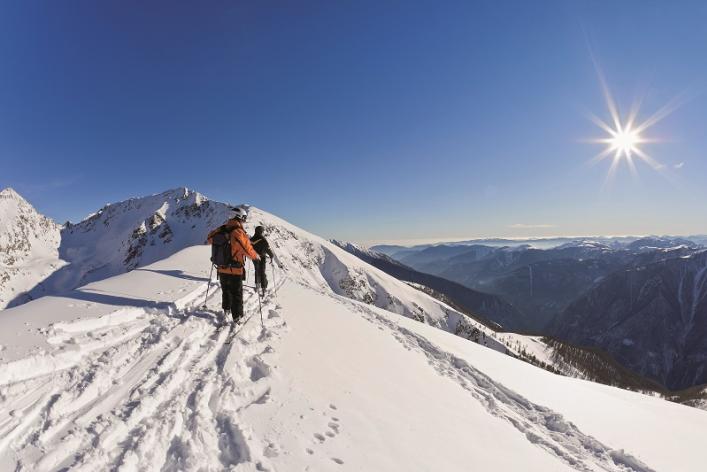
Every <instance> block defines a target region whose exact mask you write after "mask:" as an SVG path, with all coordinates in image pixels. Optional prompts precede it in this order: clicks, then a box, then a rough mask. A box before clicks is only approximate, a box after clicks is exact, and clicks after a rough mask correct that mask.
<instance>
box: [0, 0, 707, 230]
mask: <svg viewBox="0 0 707 472" xmlns="http://www.w3.org/2000/svg"><path fill="white" fill-rule="evenodd" d="M604 4H606V5H609V4H610V5H611V8H605V5H604ZM706 22H707V6H706V5H704V4H703V3H702V2H698V1H686V2H680V3H679V4H667V3H663V2H644V1H625V2H621V3H618V4H616V3H614V2H608V1H607V2H589V1H579V2H564V1H561V0H556V1H548V2H543V3H542V4H529V2H521V1H501V2H473V4H472V2H462V1H459V2H456V1H455V2H448V3H445V4H444V5H439V4H437V3H436V2H430V1H414V2H406V3H404V4H388V5H381V4H380V3H379V2H358V3H356V4H355V5H354V4H343V3H340V2H337V3H330V2H307V3H304V4H298V5H286V4H267V5H266V4H251V3H248V2H234V3H232V4H210V5H198V4H193V3H190V2H166V1H158V2H151V3H150V4H142V3H139V2H132V1H128V2H101V3H96V2H89V1H79V2H74V3H72V4H71V5H70V6H68V5H60V4H58V3H47V4H42V5H40V6H37V5H31V4H28V3H26V2H22V3H17V4H9V3H5V4H3V5H0V31H1V33H0V35H2V38H3V41H0V61H1V63H2V64H3V65H4V66H5V68H6V73H5V74H3V76H2V79H0V103H2V105H3V113H1V114H0V169H1V170H2V172H0V188H4V187H7V186H10V187H13V188H15V189H16V190H17V191H18V192H19V193H21V194H22V195H23V196H24V197H25V198H27V199H28V200H29V201H30V202H31V203H32V204H34V205H35V206H36V207H37V209H38V210H39V211H40V212H42V213H44V214H47V215H48V216H50V217H52V218H54V219H55V220H57V221H59V222H63V221H66V220H72V221H78V220H80V219H82V218H83V217H85V216H86V215H87V214H89V213H91V212H94V211H96V210H97V209H99V208H100V207H101V206H103V205H104V204H105V203H107V202H114V201H119V200H124V199H127V198H130V197H136V196H142V195H149V194H154V193H157V192H161V191H163V190H166V189H168V188H173V187H178V186H183V185H185V186H187V187H189V188H193V189H195V190H197V191H199V192H201V193H204V194H205V195H207V196H208V197H210V198H213V199H216V200H220V201H229V202H233V203H238V202H241V201H242V202H247V203H251V204H253V205H255V206H257V207H260V208H263V209H265V210H267V211H270V212H272V213H275V214H277V215H279V216H282V217H283V218H286V219H288V220H290V221H292V222H293V223H295V224H297V225H300V226H303V227H305V228H307V229H309V230H311V231H313V232H315V233H318V234H321V235H322V236H325V237H331V238H337V239H341V240H351V241H359V242H384V241H429V240H435V241H442V240H447V241H451V240H464V239H474V238H483V237H512V238H528V237H540V236H560V235H576V236H591V235H617V234H618V235H694V234H705V233H707V218H705V213H704V209H703V202H704V201H707V186H705V185H704V182H705V176H707V163H706V162H705V158H704V154H705V151H704V150H705V149H706V148H707V146H706V145H707V135H705V133H704V123H705V122H707V107H705V100H706V97H705V95H704V94H703V93H702V92H703V91H704V90H705V86H706V85H707V30H705V29H704V27H703V25H704V24H705V23H706ZM627 31H630V34H627ZM592 54H593V55H594V57H595V59H596V61H597V62H598V64H600V66H601V69H602V71H603V74H604V77H605V79H606V82H607V85H608V87H609V88H610V90H611V92H612V94H613V96H614V98H615V99H616V102H617V106H618V109H619V112H620V113H621V115H622V117H624V118H625V117H626V116H627V114H628V112H629V110H630V109H631V105H632V103H633V102H634V101H635V100H636V98H637V97H641V98H643V102H642V106H641V113H640V116H639V117H638V118H639V119H646V118H648V116H650V115H651V114H652V113H655V112H656V111H658V110H660V109H661V107H663V106H664V105H666V104H668V103H671V100H673V99H674V98H675V97H679V96H689V97H690V99H689V100H685V101H684V102H682V103H681V105H680V107H678V108H677V109H675V110H674V111H673V113H671V114H670V115H669V116H666V117H665V118H664V119H663V120H661V121H660V122H658V123H656V124H655V125H654V126H653V127H652V128H651V129H650V137H651V138H657V139H659V140H661V142H659V143H646V144H645V148H646V152H648V153H649V154H650V155H651V156H652V157H653V158H655V159H656V161H657V162H658V163H659V166H660V167H659V168H658V169H657V170H656V169H655V168H653V167H651V166H648V165H644V164H642V163H641V162H640V161H639V162H637V163H636V175H632V173H631V172H630V170H629V166H627V165H623V164H622V163H619V164H620V165H618V166H617V167H616V172H615V174H614V176H613V178H612V179H609V180H607V173H608V171H609V168H610V164H609V163H608V162H605V161H602V162H599V163H597V164H595V165H589V164H588V162H589V161H590V160H591V159H592V157H593V156H595V155H596V154H597V153H598V152H600V151H601V147H600V146H596V145H593V144H591V143H588V142H587V141H588V140H591V139H594V138H601V135H602V133H601V132H600V130H598V128H597V127H596V126H595V125H594V123H592V122H591V120H589V119H588V118H587V116H588V114H589V113H591V114H594V115H596V116H597V117H598V118H600V119H601V120H605V121H607V122H609V121H610V118H611V117H610V114H609V112H608V111H607V107H606V103H605V97H604V95H603V91H602V87H601V84H600V82H599V80H598V77H597V73H596V69H595V64H594V62H593V60H592Z"/></svg>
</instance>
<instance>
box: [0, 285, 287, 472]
mask: <svg viewBox="0 0 707 472" xmlns="http://www.w3.org/2000/svg"><path fill="white" fill-rule="evenodd" d="M283 282H284V280H283ZM283 282H281V283H279V284H278V286H277V287H274V290H273V291H271V292H270V294H268V295H267V296H266V297H265V299H264V300H263V313H264V314H265V318H264V323H265V326H264V327H261V324H260V320H259V319H258V318H259V317H260V314H259V312H258V298H257V296H256V295H255V294H254V293H252V292H250V295H248V294H244V296H245V312H246V313H247V314H248V313H250V317H249V318H248V320H247V321H246V322H245V323H244V324H243V325H242V326H240V327H239V328H237V329H236V330H235V331H234V332H231V331H230V330H229V329H228V328H222V329H219V328H218V327H217V318H216V316H217V314H216V313H217V311H216V310H214V309H210V310H209V309H207V310H202V309H200V308H198V305H199V304H200V303H199V302H202V300H201V298H200V297H202V296H203V295H204V291H205V288H204V289H199V290H197V291H195V292H194V293H193V294H192V296H191V300H192V304H191V306H189V305H187V306H186V307H184V309H182V310H174V309H172V308H168V309H164V310H157V309H136V311H131V313H130V314H131V315H132V316H122V317H117V316H113V317H112V320H111V318H110V317H111V315H108V319H107V321H106V320H103V324H104V326H102V327H100V328H98V327H97V326H96V325H95V324H96V320H95V319H89V320H79V321H76V322H74V323H69V324H66V323H63V324H56V325H55V326H54V332H53V333H51V336H50V338H49V341H50V343H51V344H54V345H55V347H56V349H57V350H58V351H60V352H61V351H65V352H68V353H69V355H65V354H59V355H60V356H62V355H63V356H64V358H65V364H57V363H55V362H49V364H50V365H56V366H60V367H62V368H63V370H60V371H58V372H56V371H55V372H54V373H46V374H44V375H39V376H36V377H33V378H29V379H23V380H19V381H13V382H9V383H6V384H5V385H3V386H2V387H0V406H1V407H2V408H1V409H0V410H1V411H2V412H3V413H2V416H0V452H3V451H4V452H7V451H8V450H9V451H13V452H14V456H15V457H16V458H18V459H15V460H16V464H15V470H17V471H19V470H37V471H49V470H66V469H71V470H79V471H95V470H115V471H120V470H162V471H170V470H197V469H198V470H228V469H231V468H232V467H233V466H237V465H239V464H240V465H241V466H243V467H245V469H243V470H259V471H267V470H273V469H272V466H271V465H270V464H269V462H268V459H267V451H268V447H271V445H268V446H267V447H264V446H263V444H261V443H260V442H259V440H258V438H257V437H256V435H255V434H254V432H253V431H251V430H250V429H249V428H248V426H247V425H244V424H243V422H242V421H241V420H240V419H239V411H242V410H243V409H245V408H250V407H253V406H257V405H259V404H263V403H266V402H268V401H269V396H268V394H269V391H270V388H269V386H268V376H269V375H270V373H271V370H272V367H271V366H270V365H268V363H267V361H266V360H265V359H264V358H263V357H267V356H266V355H267V353H269V352H271V351H272V348H271V346H270V341H271V340H272V339H273V338H274V337H277V336H279V335H280V334H282V332H283V331H284V330H286V329H287V328H286V323H285V322H284V320H283V319H282V318H281V317H280V316H279V314H278V312H277V309H278V308H279V307H278V306H277V305H276V304H275V302H274V301H273V299H272V298H273V292H274V291H276V290H277V289H278V288H279V287H280V286H281V285H282V283H283ZM219 302H220V292H219V291H216V290H215V291H213V292H212V295H211V296H210V298H209V306H218V305H220V303H219ZM123 315H125V313H123ZM229 337H231V339H232V342H231V343H230V344H229V343H227V342H226V341H227V338H229ZM104 339H105V340H104ZM77 346H81V348H80V350H78V348H77ZM264 355H265V356H264ZM49 356H51V354H49ZM34 362H36V360H35V361H34ZM71 362H73V363H74V364H73V365H71ZM48 372H51V370H49V371H48ZM14 375H22V374H21V373H15V374H14ZM10 380H12V377H10ZM19 458H32V459H34V460H33V462H32V463H27V464H25V463H23V462H22V459H19ZM37 459H38V460H37ZM35 461H36V462H35ZM213 464H220V465H219V466H218V467H217V468H213V467H214V466H213ZM238 470H241V468H239V469H238Z"/></svg>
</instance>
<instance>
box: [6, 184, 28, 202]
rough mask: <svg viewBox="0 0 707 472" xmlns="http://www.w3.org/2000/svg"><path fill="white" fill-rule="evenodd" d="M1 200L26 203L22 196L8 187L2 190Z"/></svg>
mask: <svg viewBox="0 0 707 472" xmlns="http://www.w3.org/2000/svg"><path fill="white" fill-rule="evenodd" d="M0 198H5V199H9V200H17V201H19V202H26V201H27V200H25V199H24V198H23V197H22V195H20V194H19V193H17V192H16V191H15V189H13V188H12V187H7V188H4V189H2V190H0Z"/></svg>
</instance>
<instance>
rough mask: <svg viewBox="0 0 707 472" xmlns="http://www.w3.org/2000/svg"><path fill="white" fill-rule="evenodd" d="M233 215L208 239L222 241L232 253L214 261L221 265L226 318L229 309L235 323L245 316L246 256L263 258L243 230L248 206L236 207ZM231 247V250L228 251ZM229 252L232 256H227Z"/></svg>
mask: <svg viewBox="0 0 707 472" xmlns="http://www.w3.org/2000/svg"><path fill="white" fill-rule="evenodd" d="M233 211H234V213H235V214H234V216H233V217H232V218H231V219H229V220H228V221H227V222H226V223H225V224H223V225H221V226H219V227H218V228H216V229H215V230H213V231H211V232H210V233H209V236H208V242H209V244H212V245H219V244H223V246H220V247H223V248H225V250H226V251H227V252H230V254H225V255H224V256H222V257H220V258H218V260H214V259H213V257H212V262H214V263H215V264H216V265H217V267H218V277H219V280H220V281H221V292H222V299H221V307H222V308H223V311H224V317H225V318H226V319H227V318H228V312H229V311H230V312H231V315H232V317H233V322H234V323H236V322H237V321H238V320H239V319H240V318H241V317H243V278H244V277H245V258H246V257H248V258H250V259H252V260H254V261H257V260H259V259H260V256H259V255H258V253H257V252H255V249H253V245H252V244H251V243H250V238H249V237H248V234H247V233H246V232H245V230H244V229H243V223H245V221H246V219H247V218H248V212H246V210H245V209H243V208H240V207H237V208H234V209H233ZM229 249H230V251H229ZM229 255H230V258H229V257H228V256H229Z"/></svg>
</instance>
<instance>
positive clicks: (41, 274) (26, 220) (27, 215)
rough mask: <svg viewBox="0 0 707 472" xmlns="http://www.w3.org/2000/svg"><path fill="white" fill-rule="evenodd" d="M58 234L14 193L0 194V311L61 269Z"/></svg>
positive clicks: (57, 230)
mask: <svg viewBox="0 0 707 472" xmlns="http://www.w3.org/2000/svg"><path fill="white" fill-rule="evenodd" d="M59 231H60V227H59V225H57V224H56V223H54V222H53V221H52V220H50V219H49V218H47V217H45V216H42V215H40V214H39V213H38V212H37V210H35V209H34V207H33V206H32V205H30V204H29V203H28V202H27V201H26V200H25V199H24V198H22V197H21V196H20V195H19V194H18V193H17V192H15V191H14V190H13V189H11V188H6V189H5V190H2V191H0V310H1V309H3V308H5V306H6V305H7V303H8V302H9V301H10V300H13V299H16V298H17V297H20V299H21V297H22V296H21V294H22V293H24V292H25V291H27V290H29V289H30V288H32V287H34V286H35V285H37V284H38V283H39V282H40V281H41V280H43V279H44V278H45V277H47V276H48V275H49V274H51V273H52V272H53V271H54V270H56V269H57V268H58V267H60V266H61V265H62V262H61V261H60V260H59V256H58V253H57V248H58V247H59V239H60V236H59Z"/></svg>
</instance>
